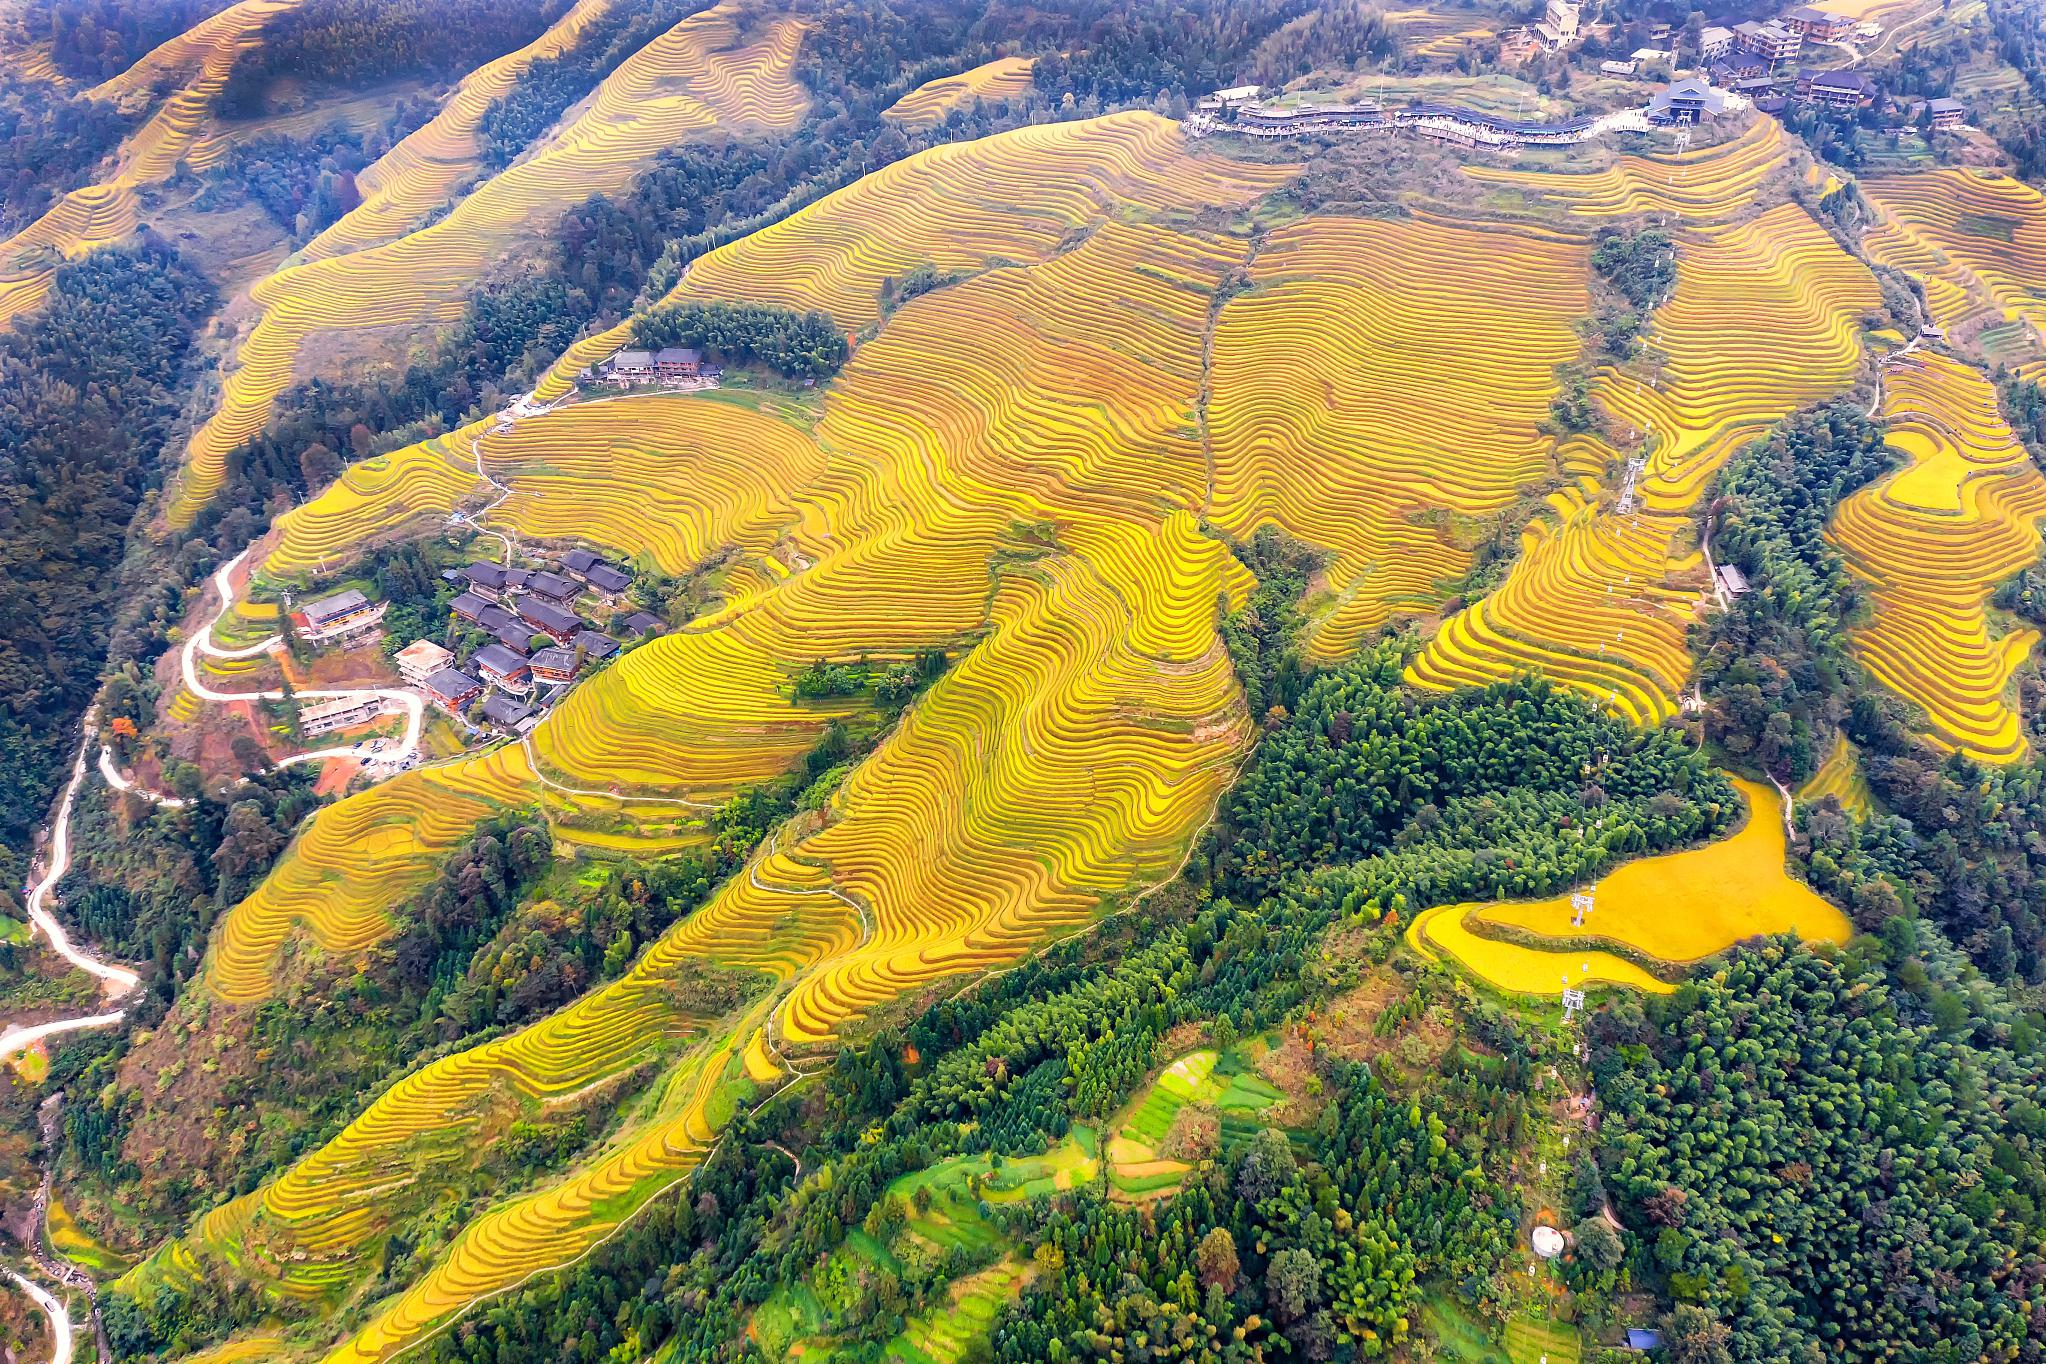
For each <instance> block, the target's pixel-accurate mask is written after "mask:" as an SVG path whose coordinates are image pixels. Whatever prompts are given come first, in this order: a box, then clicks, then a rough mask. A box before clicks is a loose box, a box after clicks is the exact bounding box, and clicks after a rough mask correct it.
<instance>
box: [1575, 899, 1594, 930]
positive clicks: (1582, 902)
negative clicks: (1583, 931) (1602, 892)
mask: <svg viewBox="0 0 2046 1364" xmlns="http://www.w3.org/2000/svg"><path fill="white" fill-rule="evenodd" d="M1591 908H1592V900H1591V892H1590V891H1588V890H1580V891H1578V892H1576V893H1575V894H1574V895H1572V896H1571V897H1570V926H1571V927H1572V928H1582V927H1584V916H1585V915H1587V914H1589V913H1591Z"/></svg>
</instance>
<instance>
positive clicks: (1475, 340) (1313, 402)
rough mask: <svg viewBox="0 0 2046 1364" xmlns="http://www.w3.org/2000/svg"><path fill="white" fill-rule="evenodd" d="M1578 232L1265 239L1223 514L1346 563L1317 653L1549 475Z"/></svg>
mask: <svg viewBox="0 0 2046 1364" xmlns="http://www.w3.org/2000/svg"><path fill="white" fill-rule="evenodd" d="M1589 273H1590V263H1589V259H1588V251H1587V248H1586V245H1585V243H1584V242H1583V241H1582V240H1574V239H1566V238H1562V237H1556V236H1550V235H1548V234H1544V233H1539V232H1516V233H1505V232H1497V231H1485V230H1482V229H1474V228H1468V227H1459V226H1453V225H1449V224H1445V223H1437V222H1432V221H1429V220H1427V219H1411V220H1382V221H1380V220H1359V219H1343V218H1310V219H1306V220H1304V221H1302V222H1299V223H1295V224H1290V225H1288V226H1286V227H1284V228H1281V229H1280V230H1278V231H1276V232H1274V233H1272V234H1271V236H1270V238H1269V239H1268V240H1267V241H1266V242H1265V244H1264V247H1263V249H1262V250H1261V251H1260V252H1259V253H1258V256H1257V260H1256V262H1255V264H1254V265H1253V267H1252V270H1251V279H1252V281H1253V286H1254V287H1253V288H1252V289H1251V290H1250V291H1249V292H1247V293H1243V294H1239V295H1237V296H1236V297H1235V298H1233V299H1231V300H1230V301H1229V302H1228V304H1227V305H1226V306H1225V307H1224V308H1223V310H1222V316H1221V320H1220V323H1219V325H1218V327H1217V330H1216V334H1215V347H1214V379H1213V384H1214V393H1213V397H1212V398H1211V400H1210V405H1209V417H1208V424H1209V430H1210V442H1211V445H1212V451H1213V463H1214V475H1213V482H1214V486H1213V489H1212V496H1211V500H1210V504H1209V516H1210V517H1211V519H1212V520H1213V521H1214V523H1215V524H1216V525H1217V526H1219V527H1220V528H1221V529H1223V530H1224V531H1226V532H1228V533H1229V534H1230V535H1233V536H1238V537H1247V536H1248V535H1250V534H1251V533H1252V532H1253V531H1254V530H1256V528H1257V527H1258V526H1259V525H1262V524H1267V523H1271V524H1277V525H1280V526H1283V527H1284V528H1285V529H1286V530H1288V531H1290V532H1291V533H1292V534H1294V535H1295V536H1298V537H1299V538H1301V539H1303V540H1306V541H1308V542H1309V543H1312V544H1315V545H1318V546H1320V547H1322V548H1323V549H1326V550H1328V551H1329V553H1330V554H1331V556H1332V559H1331V563H1330V565H1329V570H1328V578H1329V585H1330V587H1331V589H1332V590H1333V592H1334V603H1333V605H1332V607H1331V608H1330V609H1329V610H1328V612H1327V614H1326V615H1325V616H1324V617H1323V618H1322V619H1321V620H1320V621H1319V622H1318V623H1317V626H1316V628H1315V631H1314V634H1313V637H1312V649H1313V652H1314V654H1315V655H1316V656H1318V657H1320V658H1324V659H1326V658H1333V657H1337V656H1340V655H1342V654H1346V653H1348V652H1349V651H1350V650H1351V649H1353V648H1354V647H1355V645H1356V643H1357V640H1358V639H1359V637H1360V636H1362V635H1363V633H1364V632H1366V631H1368V630H1372V629H1376V628H1377V627H1379V626H1381V625H1383V624H1384V623H1385V622H1386V620H1387V619H1388V618H1389V617H1390V616H1391V615H1392V614H1393V613H1394V612H1396V611H1418V612H1425V611H1427V610H1428V609H1430V608H1432V607H1433V606H1434V605H1436V604H1438V603H1439V602H1440V601H1441V599H1442V598H1443V596H1444V595H1446V591H1445V588H1444V583H1445V582H1447V581H1448V580H1451V579H1454V578H1456V577H1457V576H1459V575H1460V574H1462V573H1464V572H1465V571H1467V570H1468V568H1469V567H1470V554H1469V551H1468V550H1467V549H1464V548H1460V547H1459V546H1458V544H1457V543H1456V537H1455V535H1454V534H1453V533H1452V530H1451V528H1450V527H1449V526H1447V525H1445V524H1443V523H1442V521H1441V520H1440V519H1439V518H1431V517H1430V515H1429V514H1430V513H1431V512H1435V511H1438V510H1443V509H1446V510H1447V511H1448V512H1450V513H1452V514H1454V515H1458V516H1464V517H1482V516H1487V515H1490V514H1494V513H1497V512H1500V511H1502V510H1504V509H1505V508H1506V507H1507V506H1509V505H1510V504H1511V503H1512V502H1513V500H1514V498H1515V496H1516V494H1517V491H1518V490H1519V489H1520V488H1521V487H1522V486H1523V485H1526V484H1530V483H1537V482H1540V481H1541V480H1543V479H1546V478H1548V477H1549V476H1550V475H1551V474H1552V473H1553V463H1554V461H1553V454H1552V450H1551V446H1552V445H1553V441H1552V440H1551V438H1549V437H1548V436H1546V435H1544V434H1542V432H1541V431H1540V430H1539V429H1538V426H1539V424H1540V423H1541V422H1543V421H1545V420H1546V419H1547V418H1548V415H1549V403H1550V401H1551V400H1552V399H1553V398H1554V397H1555V394H1556V376H1555V367H1556V366H1557V365H1558V364H1561V363H1563V362H1565V361H1568V360H1571V359H1574V358H1576V355H1577V353H1578V350H1579V348H1580V345H1581V343H1580V342H1579V340H1578V337H1577V334H1576V332H1575V331H1574V330H1573V323H1574V322H1575V320H1576V319H1577V318H1579V317H1581V316H1583V314H1584V312H1585V310H1586V308H1587V307H1588V295H1587V290H1586V279H1587V276H1588V275H1589Z"/></svg>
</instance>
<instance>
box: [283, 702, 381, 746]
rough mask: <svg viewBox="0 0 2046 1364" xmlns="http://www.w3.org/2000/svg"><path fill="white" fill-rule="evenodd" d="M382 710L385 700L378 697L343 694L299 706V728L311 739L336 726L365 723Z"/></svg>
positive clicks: (330, 731)
mask: <svg viewBox="0 0 2046 1364" xmlns="http://www.w3.org/2000/svg"><path fill="white" fill-rule="evenodd" d="M383 713H384V703H383V701H382V700H381V699H380V698H378V697H375V696H340V697H336V698H335V699H334V700H332V701H321V702H318V703H317V704H314V705H310V706H305V707H302V708H300V710H299V712H298V732H299V733H300V734H301V735H303V736H304V737H306V738H308V739H316V738H318V737H319V736H320V735H322V734H332V733H333V732H334V731H335V730H337V729H354V728H355V727H356V726H357V725H366V724H368V723H369V722H370V721H372V720H374V719H376V718H377V717H378V716H379V715H382V714H383Z"/></svg>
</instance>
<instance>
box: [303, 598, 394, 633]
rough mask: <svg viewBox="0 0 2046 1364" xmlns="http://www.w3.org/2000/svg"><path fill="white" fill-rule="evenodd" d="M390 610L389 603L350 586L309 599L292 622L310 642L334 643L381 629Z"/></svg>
mask: <svg viewBox="0 0 2046 1364" xmlns="http://www.w3.org/2000/svg"><path fill="white" fill-rule="evenodd" d="M387 609H388V605H387V603H384V602H372V601H371V600H370V599H369V598H368V597H365V596H363V595H362V593H360V592H357V591H356V590H355V589H353V588H350V589H349V590H348V591H346V592H336V593H335V594H334V595H333V596H331V597H321V598H320V599H319V600H318V601H309V602H307V603H306V604H305V605H304V606H302V607H300V608H299V609H298V610H297V611H294V612H293V613H292V624H293V625H294V626H295V627H296V628H297V630H298V636H299V638H300V639H303V640H305V641H306V642H307V643H308V644H331V643H333V642H335V641H337V640H343V639H352V638H355V637H357V636H360V635H366V634H368V633H369V632H370V631H372V630H374V629H376V628H377V625H378V623H379V622H380V621H382V620H383V618H384V612H385V611H386V610H387Z"/></svg>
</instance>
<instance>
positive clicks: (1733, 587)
mask: <svg viewBox="0 0 2046 1364" xmlns="http://www.w3.org/2000/svg"><path fill="white" fill-rule="evenodd" d="M1719 586H1720V590H1721V591H1723V592H1725V593H1726V595H1727V596H1728V598H1733V597H1743V596H1746V595H1747V592H1748V575H1747V574H1745V573H1743V572H1741V571H1740V570H1739V569H1738V568H1736V567H1734V566H1733V565H1732V564H1721V565H1720V566H1719Z"/></svg>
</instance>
